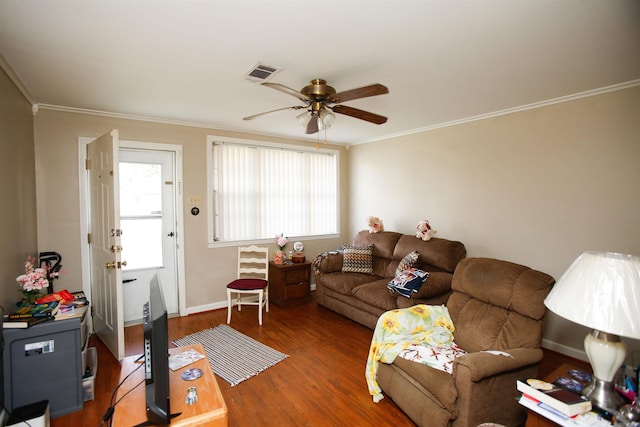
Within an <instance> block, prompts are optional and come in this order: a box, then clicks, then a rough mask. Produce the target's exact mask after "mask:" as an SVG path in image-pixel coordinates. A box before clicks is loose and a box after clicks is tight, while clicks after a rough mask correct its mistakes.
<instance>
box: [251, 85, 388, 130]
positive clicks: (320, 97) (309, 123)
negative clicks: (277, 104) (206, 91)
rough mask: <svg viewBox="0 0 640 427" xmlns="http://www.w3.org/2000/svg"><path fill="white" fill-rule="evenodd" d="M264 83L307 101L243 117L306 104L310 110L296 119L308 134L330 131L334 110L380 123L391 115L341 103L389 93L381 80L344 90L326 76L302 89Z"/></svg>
mask: <svg viewBox="0 0 640 427" xmlns="http://www.w3.org/2000/svg"><path fill="white" fill-rule="evenodd" d="M262 85H263V86H266V87H270V88H272V89H275V90H278V91H280V92H283V93H286V94H288V95H291V96H294V97H296V98H298V99H299V100H300V101H302V102H303V103H304V105H303V106H300V105H296V106H292V107H285V108H279V109H277V110H272V111H266V112H264V113H259V114H254V115H252V116H247V117H244V118H243V120H253V119H255V118H257V117H260V116H263V115H265V114H270V113H275V112H277V111H283V110H298V109H302V108H304V109H306V111H305V112H304V113H302V114H298V115H297V116H296V119H297V120H298V122H299V123H300V124H301V125H302V126H304V127H305V128H306V133H307V134H314V133H317V132H318V131H319V130H320V129H325V131H326V129H328V128H329V127H331V125H332V124H333V123H334V121H335V119H336V116H335V114H333V113H338V114H343V115H345V116H349V117H353V118H356V119H360V120H364V121H367V122H369V123H373V124H377V125H381V124H383V123H386V122H387V118H386V117H384V116H380V115H378V114H374V113H370V112H368V111H364V110H360V109H358V108H354V107H349V106H346V105H341V103H343V102H346V101H352V100H354V99H360V98H366V97H369V96H376V95H384V94H386V93H389V89H388V88H387V87H386V86H384V85H381V84H379V83H376V84H372V85H369V86H363V87H360V88H356V89H351V90H347V91H344V92H336V90H335V89H334V88H333V87H332V86H329V85H328V84H327V82H326V80H323V79H313V80H311V81H310V82H309V85H307V86H305V87H303V88H302V89H301V90H300V91H297V90H295V89H291V88H290V87H287V86H285V85H282V84H280V83H267V82H265V83H262ZM329 110H330V111H329Z"/></svg>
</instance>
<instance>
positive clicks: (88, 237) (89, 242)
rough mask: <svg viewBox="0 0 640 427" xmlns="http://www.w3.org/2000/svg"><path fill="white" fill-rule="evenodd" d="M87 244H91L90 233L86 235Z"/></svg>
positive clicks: (91, 236) (91, 237)
mask: <svg viewBox="0 0 640 427" xmlns="http://www.w3.org/2000/svg"><path fill="white" fill-rule="evenodd" d="M87 243H88V244H92V243H93V234H91V233H88V234H87Z"/></svg>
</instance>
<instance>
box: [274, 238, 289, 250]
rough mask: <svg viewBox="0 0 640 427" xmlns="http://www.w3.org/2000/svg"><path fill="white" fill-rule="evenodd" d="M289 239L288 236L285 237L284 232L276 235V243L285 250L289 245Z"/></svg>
mask: <svg viewBox="0 0 640 427" xmlns="http://www.w3.org/2000/svg"><path fill="white" fill-rule="evenodd" d="M288 242H289V241H288V240H287V238H286V237H283V236H282V234H281V235H279V236H276V245H278V247H279V248H280V250H283V249H284V247H285V246H287V243H288Z"/></svg>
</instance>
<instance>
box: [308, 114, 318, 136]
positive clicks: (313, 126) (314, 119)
mask: <svg viewBox="0 0 640 427" xmlns="http://www.w3.org/2000/svg"><path fill="white" fill-rule="evenodd" d="M318 130H319V129H318V112H317V111H314V112H313V113H311V119H310V120H309V123H307V134H312V133H316V132H318Z"/></svg>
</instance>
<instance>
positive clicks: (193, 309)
mask: <svg viewBox="0 0 640 427" xmlns="http://www.w3.org/2000/svg"><path fill="white" fill-rule="evenodd" d="M220 308H227V301H218V302H214V303H212V304H205V305H196V306H194V307H187V315H189V314H196V313H202V312H203V311H211V310H218V309H220Z"/></svg>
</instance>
